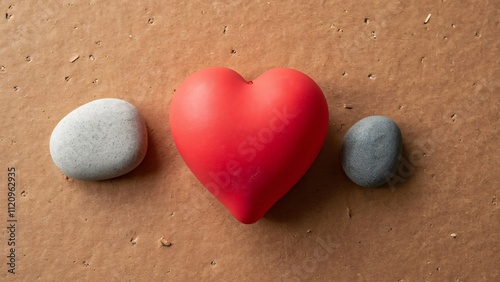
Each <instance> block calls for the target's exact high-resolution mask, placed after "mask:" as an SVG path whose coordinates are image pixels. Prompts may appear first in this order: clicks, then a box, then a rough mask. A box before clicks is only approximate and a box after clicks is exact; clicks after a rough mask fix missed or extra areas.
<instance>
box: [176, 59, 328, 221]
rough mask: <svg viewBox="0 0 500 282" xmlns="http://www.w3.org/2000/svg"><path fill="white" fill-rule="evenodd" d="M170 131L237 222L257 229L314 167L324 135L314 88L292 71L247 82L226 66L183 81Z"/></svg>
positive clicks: (321, 100)
mask: <svg viewBox="0 0 500 282" xmlns="http://www.w3.org/2000/svg"><path fill="white" fill-rule="evenodd" d="M170 128H171V131H172V135H173V138H174V141H175V144H176V146H177V149H178V150H179V152H180V154H181V156H182V158H183V159H184V161H185V162H186V164H187V166H188V167H189V168H190V169H191V171H192V172H193V173H194V175H195V176H196V177H197V178H198V180H199V181H200V182H201V183H202V184H203V185H204V186H205V187H206V188H207V189H208V190H209V191H210V192H211V193H212V194H213V195H214V196H215V197H216V198H217V199H218V200H219V201H220V202H221V203H222V204H223V205H224V206H226V208H227V209H228V210H229V211H230V212H231V213H232V214H233V216H234V217H235V218H236V219H237V220H239V221H241V222H242V223H254V222H256V221H257V220H259V219H260V218H261V217H263V216H264V214H265V213H266V212H267V211H268V210H269V209H270V208H271V207H272V206H273V205H274V204H275V203H276V202H277V201H278V200H279V199H280V198H281V197H283V195H285V194H286V193H287V192H288V191H289V190H290V189H291V188H292V187H293V186H294V185H295V184H296V183H297V182H298V181H299V179H300V178H301V177H302V176H303V175H304V174H305V173H306V171H307V170H308V169H309V167H310V166H311V165H312V163H313V162H314V160H315V159H316V156H317V155H318V153H319V151H320V150H321V147H322V146H323V143H324V141H325V138H326V134H327V131H328V105H327V103H326V99H325V96H324V95H323V92H322V91H321V89H320V88H319V86H318V85H317V84H316V83H315V82H314V80H312V79H311V78H310V77H308V76H307V75H305V74H303V73H301V72H299V71H296V70H292V69H285V68H277V69H271V70H269V71H267V72H265V73H263V74H262V75H261V76H259V77H258V78H256V79H255V80H253V81H246V80H245V79H244V78H243V77H242V76H241V75H239V74H238V73H237V72H235V71H233V70H231V69H227V68H208V69H204V70H201V71H199V72H197V73H195V74H193V75H191V76H190V77H188V78H187V79H186V80H185V81H184V82H183V83H182V84H181V85H180V86H179V88H178V89H177V92H176V93H175V95H174V97H173V99H172V104H171V106H170Z"/></svg>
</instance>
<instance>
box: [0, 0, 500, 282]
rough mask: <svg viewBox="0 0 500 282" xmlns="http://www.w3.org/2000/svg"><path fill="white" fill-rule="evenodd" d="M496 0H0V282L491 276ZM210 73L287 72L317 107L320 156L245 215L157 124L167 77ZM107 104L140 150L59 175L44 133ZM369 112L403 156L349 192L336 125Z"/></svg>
mask: <svg viewBox="0 0 500 282" xmlns="http://www.w3.org/2000/svg"><path fill="white" fill-rule="evenodd" d="M499 5H500V3H499V1H498V0H471V1H451V0H446V1H435V0H422V1H418V2H417V1H402V0H399V1H389V0H370V1H368V0H361V1H330V0H326V1H272V0H268V1H257V0H256V1H242V0H235V1H228V0H220V1H199V0H193V1H172V0H168V1H153V0H149V1H142V2H140V1H129V0H124V1H120V2H114V1H86V2H83V1H82V2H80V1H32V0H30V1H16V2H14V1H7V0H6V1H1V2H0V12H2V17H1V18H0V34H1V35H2V41H1V43H0V112H1V115H0V125H1V127H0V129H1V130H0V207H1V209H0V223H1V224H2V225H1V226H2V228H3V229H2V230H4V232H1V233H0V244H1V246H2V247H1V248H0V280H7V281H11V280H14V281H37V280H39V281H81V280H88V281H100V280H106V281H122V280H127V279H129V280H135V281H334V282H335V281H341V282H342V281H496V280H498V277H500V269H499V268H498V254H499V253H500V244H498V241H499V240H498V238H499V236H498V235H499V234H500V214H499V213H500V210H499V207H500V206H499V204H498V198H499V197H500V179H499V177H498V167H499V164H500V153H499V151H498V150H499V146H498V144H499V142H500V140H499V126H498V121H499V120H500V116H499V113H500V109H499V105H500V103H499V97H500V92H499V91H500V81H499V78H498V73H500V56H499V47H500V46H499V37H498V34H499V30H498V29H499V25H498V19H500V7H499ZM429 14H431V17H430V18H429V20H428V21H427V23H425V21H426V18H427V17H428V15H429ZM76 57H78V58H77V59H76V60H75V58H76ZM212 66H223V67H228V68H231V69H234V70H236V71H238V72H239V73H240V74H241V75H242V76H243V77H245V78H246V79H248V80H251V79H254V78H255V77H258V76H259V75H260V74H262V73H263V72H265V71H266V70H268V69H270V68H275V67H288V68H293V69H297V70H299V71H301V72H304V73H307V74H308V75H309V76H310V77H311V78H313V79H314V80H315V81H316V82H317V83H318V85H319V86H320V87H321V89H322V90H323V92H324V94H325V97H326V99H327V101H328V105H329V113H330V118H329V120H330V124H329V128H328V136H327V140H326V142H325V145H324V147H323V149H322V151H321V152H320V154H319V155H318V158H317V159H316V161H315V163H314V164H313V166H312V167H311V168H310V169H309V171H308V172H307V173H306V174H305V175H304V177H303V178H302V179H301V180H300V181H299V182H298V183H297V185H295V186H294V188H292V189H291V190H290V192H289V193H287V195H286V196H284V197H283V198H282V199H281V200H280V201H279V202H278V203H276V205H275V206H273V208H271V210H270V211H269V212H268V213H267V215H266V216H265V217H264V218H263V219H262V220H260V221H259V222H257V223H256V224H253V225H250V226H246V225H242V224H240V223H238V222H236V221H235V220H234V218H232V216H231V215H230V214H229V213H227V212H226V210H225V209H224V207H222V206H221V205H220V204H219V203H218V202H217V200H216V199H214V198H213V197H212V196H211V195H210V194H209V193H208V192H207V191H206V189H205V188H203V187H202V185H201V184H200V183H199V182H198V180H197V179H196V178H195V177H194V176H193V174H192V173H191V172H190V171H189V169H188V167H187V166H186V165H185V163H184V162H183V160H182V158H181V156H180V155H179V153H178V152H177V150H176V148H175V145H174V142H173V140H172V136H171V133H170V129H169V126H168V116H169V105H170V102H171V99H172V95H173V93H174V91H176V89H177V88H178V86H179V84H180V83H181V82H182V81H183V80H184V79H185V78H186V77H187V76H189V75H190V74H192V73H194V72H195V71H197V70H201V69H203V68H206V67H212ZM106 97H116V98H120V99H124V100H126V101H128V102H130V103H131V104H133V105H134V106H135V107H136V108H137V110H138V111H139V112H140V113H141V114H142V115H143V117H144V120H145V121H146V122H147V125H148V136H149V140H148V150H147V153H146V155H145V157H144V160H143V162H141V164H140V165H139V166H137V168H136V169H134V170H133V171H131V172H130V173H128V174H125V175H123V176H120V177H117V178H114V179H111V180H105V181H99V182H94V181H80V180H75V179H72V178H68V179H67V178H66V177H65V175H64V174H63V173H62V172H61V171H60V170H59V169H58V168H57V167H56V166H55V165H54V163H53V161H52V159H51V156H50V151H49V148H48V144H49V140H50V135H51V133H52V130H53V129H54V127H55V126H56V125H57V123H58V122H59V121H60V120H61V119H62V118H63V117H64V116H66V115H67V114H68V113H69V112H71V111H72V110H74V109H75V108H77V107H78V106H81V105H84V104H86V103H88V102H91V101H93V100H96V99H100V98H106ZM372 115H385V116H388V117H391V119H393V120H395V121H397V124H398V125H399V127H400V129H401V133H402V136H403V148H404V150H403V154H402V156H403V157H402V159H401V163H402V164H403V166H402V167H401V169H399V168H398V170H397V171H396V174H395V175H394V178H393V179H392V180H391V182H390V183H391V185H389V184H384V185H382V186H381V187H379V188H377V189H372V188H364V187H360V186H358V185H356V184H355V183H353V182H352V181H351V180H350V179H349V178H348V177H347V176H346V175H345V174H344V172H343V170H342V167H341V163H340V160H339V158H338V156H339V154H340V148H341V146H340V145H341V142H342V138H343V137H344V135H345V134H346V132H347V130H348V129H349V128H350V127H351V126H352V125H354V123H356V122H357V121H359V120H361V119H362V118H364V117H367V116H372ZM200 138H203V137H202V136H200ZM12 167H13V168H15V170H16V172H15V183H16V187H15V188H16V189H15V194H16V197H15V203H16V213H15V218H14V219H16V220H17V222H15V223H16V231H15V233H14V235H15V238H16V246H15V252H14V254H15V257H16V263H15V267H16V272H17V273H16V274H15V275H13V274H10V273H9V272H7V271H8V269H9V267H10V266H9V265H7V262H8V258H7V256H8V255H10V250H9V249H8V248H9V247H10V246H8V245H7V243H8V240H9V236H10V231H9V230H7V226H8V224H7V220H8V219H9V218H10V217H9V214H8V210H7V204H8V190H7V189H8V182H9V180H8V174H7V173H8V171H7V169H8V168H12ZM392 184H393V185H392ZM11 187H12V186H11ZM452 234H453V236H452Z"/></svg>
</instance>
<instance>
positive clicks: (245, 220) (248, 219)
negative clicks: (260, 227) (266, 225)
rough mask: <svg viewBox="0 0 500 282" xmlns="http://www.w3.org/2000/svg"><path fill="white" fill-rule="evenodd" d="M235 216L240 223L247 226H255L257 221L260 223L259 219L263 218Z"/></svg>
mask: <svg viewBox="0 0 500 282" xmlns="http://www.w3.org/2000/svg"><path fill="white" fill-rule="evenodd" d="M233 216H234V218H236V220H238V221H239V222H241V223H243V224H247V225H250V224H254V223H256V222H257V221H259V219H261V218H262V216H259V217H256V216H237V215H235V214H233Z"/></svg>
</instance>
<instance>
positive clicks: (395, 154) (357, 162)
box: [340, 116, 403, 187]
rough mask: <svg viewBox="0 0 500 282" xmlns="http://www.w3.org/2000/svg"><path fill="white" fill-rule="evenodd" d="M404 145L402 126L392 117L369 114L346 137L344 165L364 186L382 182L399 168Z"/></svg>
mask: <svg viewBox="0 0 500 282" xmlns="http://www.w3.org/2000/svg"><path fill="white" fill-rule="evenodd" d="M402 145H403V140H402V136H401V130H400V129H399V127H398V125H397V124H396V123H395V122H394V121H393V120H392V119H390V118H388V117H385V116H369V117H366V118H364V119H362V120H360V121H358V122H357V123H355V124H354V125H353V126H352V127H351V128H350V129H349V130H348V131H347V133H346V134H345V136H344V139H343V140H342V147H341V150H340V155H341V164H342V168H343V169H344V172H345V174H346V175H347V176H348V177H349V178H350V179H351V180H352V181H353V182H354V183H356V184H358V185H360V186H365V187H377V186H380V185H382V184H384V183H385V182H386V181H387V180H388V179H389V178H390V177H391V176H392V175H393V174H394V172H395V171H396V169H397V168H398V165H399V161H400V158H401V152H402Z"/></svg>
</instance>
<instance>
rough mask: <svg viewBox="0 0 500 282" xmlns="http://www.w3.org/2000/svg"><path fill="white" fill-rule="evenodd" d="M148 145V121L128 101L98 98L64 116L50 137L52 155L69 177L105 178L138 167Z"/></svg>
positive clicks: (85, 178) (83, 178)
mask: <svg viewBox="0 0 500 282" xmlns="http://www.w3.org/2000/svg"><path fill="white" fill-rule="evenodd" d="M147 146H148V135H147V129H146V123H145V121H144V119H143V118H142V117H141V115H140V114H139V111H138V110H137V109H136V108H135V107H134V106H133V105H132V104H130V103H129V102H126V101H124V100H120V99H115V98H106V99H99V100H95V101H92V102H90V103H87V104H85V105H83V106H81V107H78V108H76V109H75V110H73V111H72V112H70V113H69V114H68V115H67V116H65V117H64V118H63V119H62V120H61V121H60V122H59V123H58V124H57V125H56V127H55V128H54V131H53V132H52V135H51V136H50V155H51V156H52V160H54V163H55V164H56V165H57V167H58V168H59V169H60V170H61V171H62V172H63V173H64V174H65V175H66V176H68V177H71V178H75V179H81V180H104V179H109V178H114V177H117V176H120V175H123V174H126V173H128V172H130V171H131V170H133V169H134V168H135V167H137V166H138V165H139V164H140V163H141V162H142V160H143V159H144V156H145V155H146V150H147Z"/></svg>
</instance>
